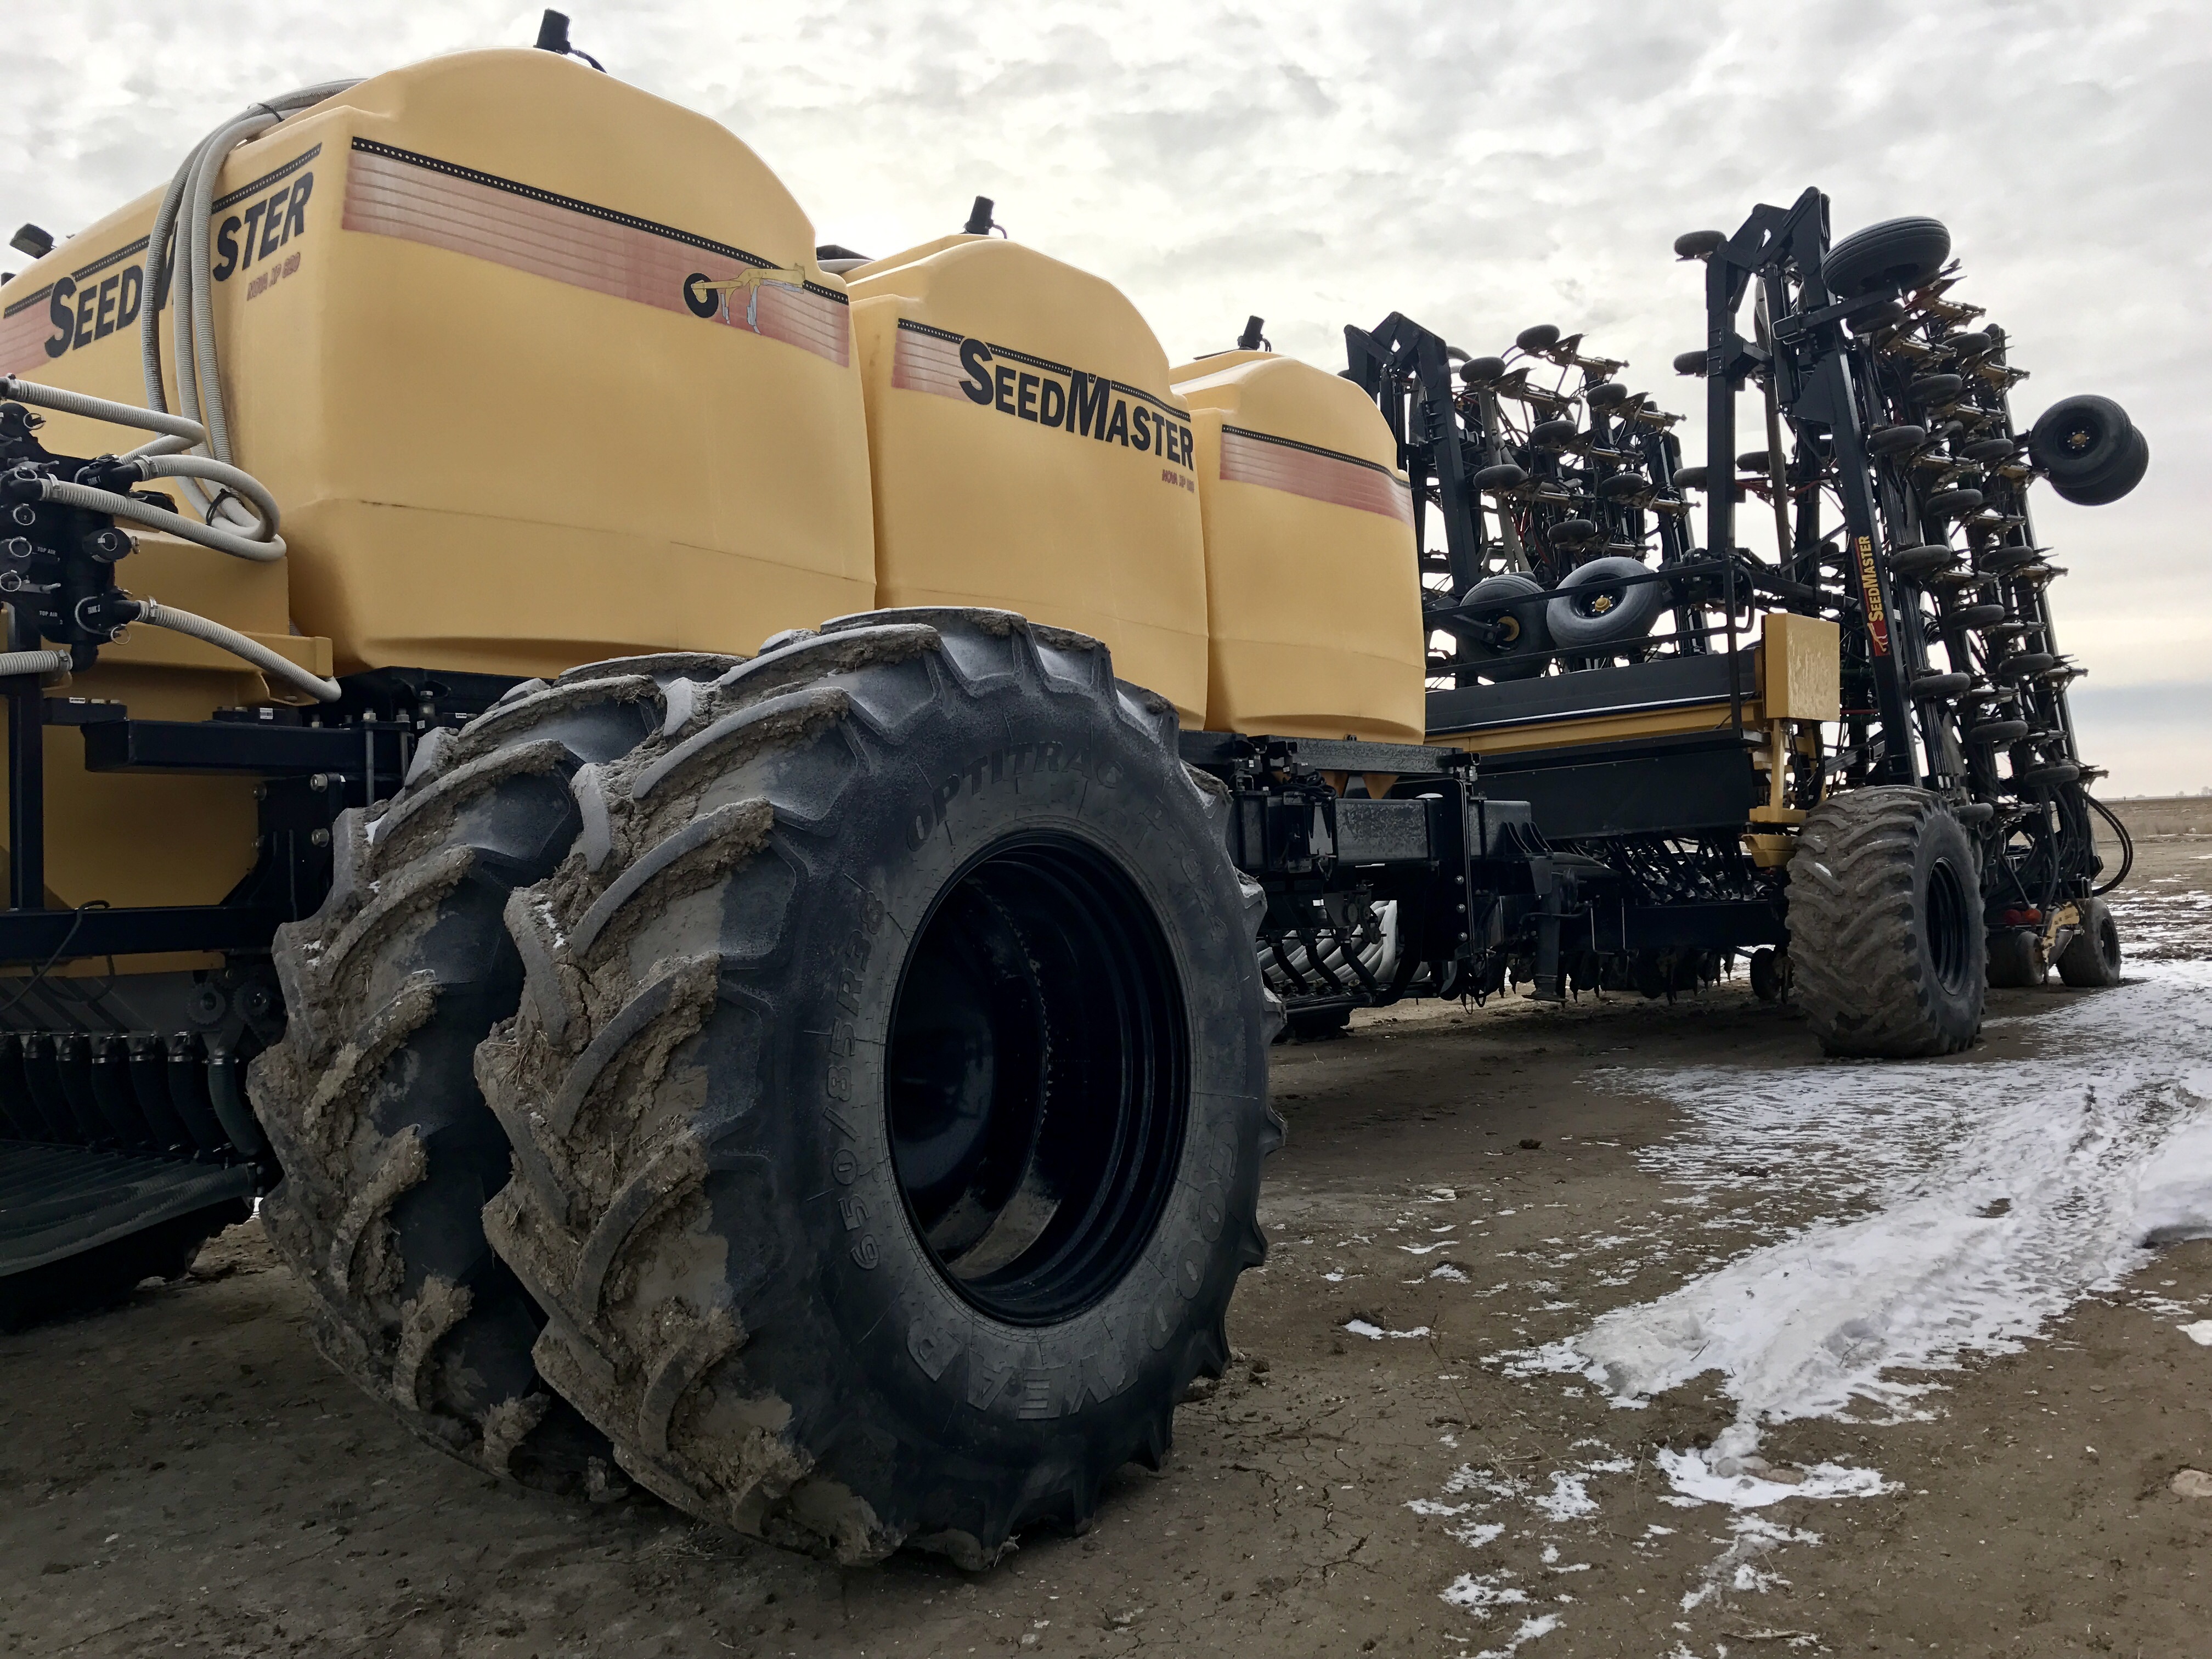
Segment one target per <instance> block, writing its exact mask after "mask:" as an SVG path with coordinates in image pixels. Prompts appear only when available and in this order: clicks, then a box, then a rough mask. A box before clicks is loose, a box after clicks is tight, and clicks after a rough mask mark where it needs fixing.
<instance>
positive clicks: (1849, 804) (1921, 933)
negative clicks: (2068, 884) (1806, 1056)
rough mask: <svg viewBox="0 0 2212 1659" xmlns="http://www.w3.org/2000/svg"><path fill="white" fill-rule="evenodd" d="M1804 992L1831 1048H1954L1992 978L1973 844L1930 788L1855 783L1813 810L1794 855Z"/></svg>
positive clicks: (1796, 948) (1911, 1053) (1978, 1020)
mask: <svg viewBox="0 0 2212 1659" xmlns="http://www.w3.org/2000/svg"><path fill="white" fill-rule="evenodd" d="M1785 915H1786V919H1787V921H1788V923H1789V927H1790V968H1791V976H1792V983H1793V988H1794V990H1795V994H1796V1000H1797V1001H1798V1003H1799V1005H1800V1006H1802V1007H1803V1008H1804V1010H1805V1013H1806V1017H1807V1018H1808V1021H1809V1022H1810V1023H1811V1024H1812V1027H1813V1031H1814V1036H1817V1037H1818V1038H1819V1039H1820V1046H1821V1048H1824V1049H1825V1050H1826V1052H1827V1053H1829V1054H1841V1055H1852V1056H1861V1057H1880V1058H1891V1059H1905V1058H1912V1057H1917V1056H1920V1055H1925V1054H1955V1053H1956V1052H1958V1051H1959V1050H1960V1049H1962V1048H1966V1046H1967V1045H1969V1044H1970V1043H1972V1042H1973V1040H1974V1037H1975V1035H1976V1034H1977V1033H1978V1031H1979V1030H1981V1025H1982V1002H1983V996H1984V989H1985V985H1986V979H1987V975H1988V941H1987V938H1986V935H1985V934H1984V932H1983V929H1982V890H1981V884H1980V878H1979V873H1978V869H1977V866H1976V861H1975V857H1974V848H1973V843H1972V842H1971V841H1970V840H1968V838H1967V836H1966V831H1965V830H1964V829H1962V828H1960V824H1959V821H1958V819H1956V818H1955V817H1952V816H1951V814H1950V813H1949V812H1948V811H1945V810H1944V809H1943V806H1942V803H1941V802H1940V801H1939V800H1937V799H1936V797H1935V796H1934V795H1932V794H1930V793H1929V792H1928V791H1927V790H1924V789H1915V788H1911V787H1905V786H1901V785H1888V786H1882V787H1875V788H1867V789H1852V790H1847V791H1845V792H1844V793H1840V794H1835V795H1831V796H1830V797H1829V798H1828V799H1826V800H1825V801H1823V802H1821V803H1820V805H1818V806H1816V807H1815V808H1814V809H1813V811H1812V812H1811V814H1810V815H1809V816H1808V817H1807V818H1806V820H1805V823H1804V825H1803V827H1802V829H1800V830H1799V831H1798V835H1797V850H1796V854H1794V855H1792V857H1791V858H1790V886H1789V902H1788V907H1787V909H1786V912H1785Z"/></svg>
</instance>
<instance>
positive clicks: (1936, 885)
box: [1928, 860, 1972, 992]
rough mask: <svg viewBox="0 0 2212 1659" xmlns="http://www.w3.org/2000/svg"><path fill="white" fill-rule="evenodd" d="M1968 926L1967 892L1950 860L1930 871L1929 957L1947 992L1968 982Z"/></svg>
mask: <svg viewBox="0 0 2212 1659" xmlns="http://www.w3.org/2000/svg"><path fill="white" fill-rule="evenodd" d="M1968 933H1969V929H1968V927H1967V925H1966V888H1965V887H1964V885H1962V884H1960V880H1959V872H1957V871H1956V870H1954V869H1953V868H1952V867H1951V865H1950V862H1949V861H1948V860H1941V861H1939V862H1937V863H1936V865H1935V866H1934V867H1933V868H1931V869H1930V870H1929V872H1928V957H1929V964H1930V965H1931V966H1932V967H1933V968H1934V969H1935V970H1936V982H1937V983H1938V984H1940V985H1941V986H1942V987H1943V988H1944V989H1945V990H1947V991H1954V992H1955V991H1959V990H1961V989H1963V988H1964V987H1965V986H1966V963H1967V959H1968V957H1970V956H1971V954H1972V949H1971V946H1972V941H1971V939H1969V937H1968Z"/></svg>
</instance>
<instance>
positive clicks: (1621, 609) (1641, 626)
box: [1544, 556, 1667, 650]
mask: <svg viewBox="0 0 2212 1659" xmlns="http://www.w3.org/2000/svg"><path fill="white" fill-rule="evenodd" d="M1650 574H1651V573H1650V570H1649V569H1648V568H1646V567H1645V566H1644V564H1643V563H1641V562H1639V561H1638V560H1635V559H1631V558H1627V557H1624V556H1613V557H1608V558H1603V559H1592V560H1591V561H1590V562H1589V563H1588V564H1585V565H1580V566H1577V568H1574V569H1573V570H1571V571H1569V572H1568V573H1567V574H1566V575H1565V577H1563V578H1562V579H1561V580H1560V582H1559V586H1558V587H1556V588H1554V589H1553V592H1552V601H1551V603H1550V604H1549V605H1547V606H1546V607H1545V609H1544V621H1545V624H1546V626H1547V627H1548V628H1549V629H1551V634H1552V641H1553V644H1554V645H1556V646H1558V647H1560V648H1562V649H1575V650H1596V649H1599V648H1601V647H1606V646H1617V645H1621V644H1625V643H1626V642H1627V641H1631V640H1640V639H1642V638H1643V637H1644V635H1647V634H1649V633H1650V631H1651V629H1652V625H1653V624H1654V623H1656V622H1657V621H1658V620H1659V618H1660V617H1662V616H1663V615H1664V614H1666V610H1667V586H1666V584H1665V583H1664V582H1656V581H1634V582H1632V581H1631V580H1629V579H1631V578H1633V577H1639V576H1649V575H1650Z"/></svg>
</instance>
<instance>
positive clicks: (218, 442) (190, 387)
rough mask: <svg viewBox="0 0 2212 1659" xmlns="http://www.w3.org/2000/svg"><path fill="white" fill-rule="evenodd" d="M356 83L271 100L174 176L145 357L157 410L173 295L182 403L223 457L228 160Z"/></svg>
mask: <svg viewBox="0 0 2212 1659" xmlns="http://www.w3.org/2000/svg"><path fill="white" fill-rule="evenodd" d="M356 84H358V83H357V82H354V81H326V82H322V83H321V84H319V85H317V86H312V87H302V88H300V89H299V90H298V91H296V92H288V93H285V94H283V95H281V96H279V97H276V98H272V99H270V100H268V101H267V102H265V103H260V104H256V105H254V106H252V107H251V108H249V109H247V110H246V111H244V112H241V113H240V114H239V115H237V116H234V118H231V119H230V120H228V121H226V122H225V123H224V124H223V125H222V126H221V127H218V128H217V129H216V131H214V132H212V133H210V134H209V135H208V136H207V137H205V138H203V139H202V140H200V142H199V143H197V144H195V145H194V146H193V147H192V149H191V154H190V155H187V156H185V161H184V164H183V165H182V166H181V167H179V168H178V169H177V171H176V173H175V175H174V176H173V178H172V179H170V180H169V187H168V189H167V191H164V192H163V193H162V196H161V207H160V208H159V210H156V212H155V216H154V228H153V231H152V233H151V234H150V236H149V239H148V241H147V246H146V306H145V309H144V310H143V312H142V313H141V314H140V317H139V321H138V355H139V359H140V367H141V371H142V373H143V375H144V379H145V384H146V402H147V404H148V406H149V407H150V408H153V409H156V410H166V409H167V407H168V398H167V391H166V389H165V388H164V386H163V385H162V381H161V312H162V309H163V306H162V301H164V300H165V299H167V300H173V301H174V304H173V306H172V307H169V310H170V313H171V315H172V317H173V325H172V329H173V335H174V339H173V348H174V356H175V361H176V370H177V400H178V402H179V404H182V405H183V412H184V413H185V414H186V415H189V416H201V417H202V419H203V420H204V423H205V425H206V428H207V430H206V432H205V434H204V443H205V446H206V451H207V453H209V454H210V455H212V456H213V457H214V459H216V460H219V461H228V460H231V459H233V457H232V455H231V453H230V429H229V425H228V420H227V419H226V416H225V411H224V409H223V404H222V374H221V365H220V362H219V353H218V351H217V349H216V333H215V306H214V300H213V296H212V292H211V287H210V281H209V276H208V270H209V267H208V219H209V216H210V215H211V214H212V212H213V211H214V201H215V190H216V182H217V180H218V179H220V178H221V176H222V168H223V163H224V162H225V161H228V160H229V158H230V152H231V151H232V150H234V149H236V148H237V147H238V146H239V145H240V144H241V143H245V142H246V140H247V139H249V138H252V137H255V136H257V135H258V134H259V133H261V132H263V131H266V130H267V129H268V128H270V127H272V126H275V125H276V124H277V123H278V122H280V121H282V120H283V118H285V117H286V116H288V115H291V114H294V113H296V112H299V111H301V110H303V109H309V108H312V107H313V106H315V105H317V104H319V103H321V102H322V101H323V100H325V99H326V98H331V97H334V96H336V95H337V94H339V93H341V92H343V91H344V90H345V89H346V88H348V87H350V86H354V85H356ZM184 494H185V497H186V499H188V500H189V501H191V503H192V505H193V506H194V507H197V508H198V509H199V510H200V511H201V513H203V514H204V515H210V516H213V517H217V518H222V519H224V520H227V521H228V524H229V525H230V526H231V527H234V528H235V527H238V526H239V520H240V519H241V518H242V517H243V512H242V509H240V508H239V507H238V506H237V504H236V503H235V502H234V501H230V500H228V498H226V497H223V496H220V495H210V493H209V492H208V491H207V490H205V489H203V488H201V487H200V485H199V483H197V481H196V480H192V479H190V478H187V479H186V480H185V485H184Z"/></svg>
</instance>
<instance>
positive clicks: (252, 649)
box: [0, 599, 345, 702]
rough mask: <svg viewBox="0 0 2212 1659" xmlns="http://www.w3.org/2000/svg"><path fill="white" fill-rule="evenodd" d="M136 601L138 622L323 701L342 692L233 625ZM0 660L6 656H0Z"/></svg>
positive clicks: (333, 682)
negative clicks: (185, 636) (202, 644)
mask: <svg viewBox="0 0 2212 1659" xmlns="http://www.w3.org/2000/svg"><path fill="white" fill-rule="evenodd" d="M137 605H138V620H139V621H140V622H143V623H152V624H153V625H154V626H155V627H156V628H166V629H169V630H170V631H171V632H173V633H178V634H189V635H191V637H192V638H194V639H196V640H202V641H205V642H206V643H208V644H210V645H212V646H216V647H220V648H221V649H222V650H225V651H228V652H229V653H231V655H233V656H234V657H243V658H244V659H246V661H248V662H250V663H252V665H254V666H255V667H256V668H258V669H259V670H260V671H262V672H263V673H264V674H269V675H273V676H274V677H275V678H278V679H280V680H283V681H284V682H285V683H286V684H289V685H294V686H297V687H298V688H299V689H300V690H302V691H305V692H307V693H308V694H309V695H310V696H315V697H319V698H320V699H321V700H322V701H323V702H337V700H338V699H339V698H340V697H341V696H344V695H345V694H344V693H343V691H342V690H339V688H338V683H337V681H336V680H326V679H324V678H322V677H321V676H320V675H317V674H311V673H309V672H308V671H307V670H306V669H304V668H302V667H301V666H300V665H299V664H297V663H295V662H293V661H291V660H290V659H289V658H285V657H280V656H278V655H277V654H276V653H275V652H274V651H271V650H270V648H269V647H267V646H265V645H263V644H261V643H260V642H259V641H256V640H251V639H248V638H247V637H246V635H243V634H241V633H240V632H239V631H238V630H237V629H233V628H225V627H224V626H223V625H222V623H219V622H210V621H209V620H208V619H207V618H206V617H196V616H194V615H193V614H192V613H191V611H177V610H173V609H171V608H170V607H169V606H167V605H162V604H161V603H160V602H159V601H157V600H155V599H140V600H139V601H138V602H137ZM23 654H25V655H27V656H28V655H36V654H38V653H32V652H27V653H23ZM48 654H57V653H48ZM0 660H5V659H0ZM62 660H63V661H64V663H66V662H67V661H68V660H69V659H68V658H67V657H66V656H64V657H63V659H62Z"/></svg>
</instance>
